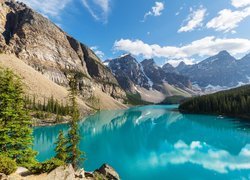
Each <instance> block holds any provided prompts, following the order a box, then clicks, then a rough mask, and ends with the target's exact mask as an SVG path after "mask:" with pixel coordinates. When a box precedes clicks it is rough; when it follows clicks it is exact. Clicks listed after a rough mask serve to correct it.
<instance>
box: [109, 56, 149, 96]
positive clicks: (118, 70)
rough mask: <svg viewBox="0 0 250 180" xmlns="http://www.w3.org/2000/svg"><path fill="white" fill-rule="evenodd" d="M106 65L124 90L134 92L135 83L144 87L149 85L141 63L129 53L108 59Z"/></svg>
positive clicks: (147, 87)
mask: <svg viewBox="0 0 250 180" xmlns="http://www.w3.org/2000/svg"><path fill="white" fill-rule="evenodd" d="M108 66H109V68H110V69H111V70H112V72H113V74H114V75H115V76H116V78H117V80H118V82H119V84H120V85H121V87H122V88H123V89H125V90H126V91H129V92H134V91H135V89H134V88H135V85H138V86H140V87H143V88H146V89H149V88H150V87H151V85H150V80H149V79H148V77H147V76H146V75H145V73H144V71H143V69H142V65H141V64H140V63H138V62H137V61H136V59H135V58H134V57H132V56H131V55H130V54H127V55H123V56H121V57H119V58H117V59H112V60H110V61H109V62H108Z"/></svg>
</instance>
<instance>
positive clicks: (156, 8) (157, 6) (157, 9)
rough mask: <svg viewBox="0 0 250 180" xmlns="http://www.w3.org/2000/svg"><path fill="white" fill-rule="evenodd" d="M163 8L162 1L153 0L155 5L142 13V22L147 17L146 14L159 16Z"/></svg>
mask: <svg viewBox="0 0 250 180" xmlns="http://www.w3.org/2000/svg"><path fill="white" fill-rule="evenodd" d="M163 10H164V3H163V2H155V6H153V7H152V10H151V11H149V12H147V13H146V14H145V15H144V19H143V22H144V21H145V20H146V19H147V17H148V16H160V15H161V14H162V11H163Z"/></svg>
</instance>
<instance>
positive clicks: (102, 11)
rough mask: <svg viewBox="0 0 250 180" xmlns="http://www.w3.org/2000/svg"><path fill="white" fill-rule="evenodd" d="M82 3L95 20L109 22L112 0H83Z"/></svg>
mask: <svg viewBox="0 0 250 180" xmlns="http://www.w3.org/2000/svg"><path fill="white" fill-rule="evenodd" d="M82 3H83V5H84V6H85V8H86V9H87V10H88V11H89V13H90V14H91V16H92V17H93V18H94V19H95V20H97V21H102V22H103V23H107V22H108V15H109V12H110V8H111V7H110V0H82Z"/></svg>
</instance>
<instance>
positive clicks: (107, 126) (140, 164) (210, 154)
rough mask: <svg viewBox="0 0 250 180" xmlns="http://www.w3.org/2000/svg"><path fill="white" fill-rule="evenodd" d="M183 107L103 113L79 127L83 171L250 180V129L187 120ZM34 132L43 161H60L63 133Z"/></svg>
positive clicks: (215, 120)
mask: <svg viewBox="0 0 250 180" xmlns="http://www.w3.org/2000/svg"><path fill="white" fill-rule="evenodd" d="M175 108H177V106H141V107H132V108H130V109H127V110H113V111H100V112H98V113H96V114H94V115H91V116H89V117H87V118H86V119H85V120H84V121H81V122H80V123H79V125H80V134H81V138H82V140H81V143H80V149H81V150H83V151H84V152H85V153H86V160H85V162H84V164H83V165H82V166H83V167H84V169H85V170H87V171H93V170H95V169H96V168H98V167H100V166H101V165H102V164H103V163H108V164H109V165H111V166H112V167H114V168H115V170H116V171H117V172H118V173H119V175H120V176H121V178H122V179H211V178H212V179H249V178H250V123H248V122H246V121H240V120H238V119H233V118H226V117H221V116H208V115H193V114H188V115H183V114H181V113H179V112H178V111H175V110H174V109H175ZM61 129H63V130H64V131H65V132H67V129H68V125H65V124H64V125H56V126H50V127H37V128H34V149H35V150H36V151H38V152H39V154H38V156H37V159H38V160H39V161H44V160H46V159H49V158H51V157H53V156H54V143H55V141H56V139H57V136H58V133H59V130H61Z"/></svg>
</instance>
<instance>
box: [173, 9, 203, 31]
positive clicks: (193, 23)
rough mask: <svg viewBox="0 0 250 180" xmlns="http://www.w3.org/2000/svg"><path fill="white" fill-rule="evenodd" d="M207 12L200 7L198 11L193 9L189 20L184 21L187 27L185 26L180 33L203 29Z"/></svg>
mask: <svg viewBox="0 0 250 180" xmlns="http://www.w3.org/2000/svg"><path fill="white" fill-rule="evenodd" d="M206 11H207V10H206V9H205V8H203V7H200V8H199V9H197V10H193V9H192V8H191V9H190V14H189V16H188V18H187V19H186V20H185V21H184V23H185V25H183V26H182V27H181V28H180V29H179V30H178V32H179V33H180V32H188V31H193V30H194V29H196V28H198V27H201V26H202V25H203V23H202V22H203V20H204V18H205V16H206Z"/></svg>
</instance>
